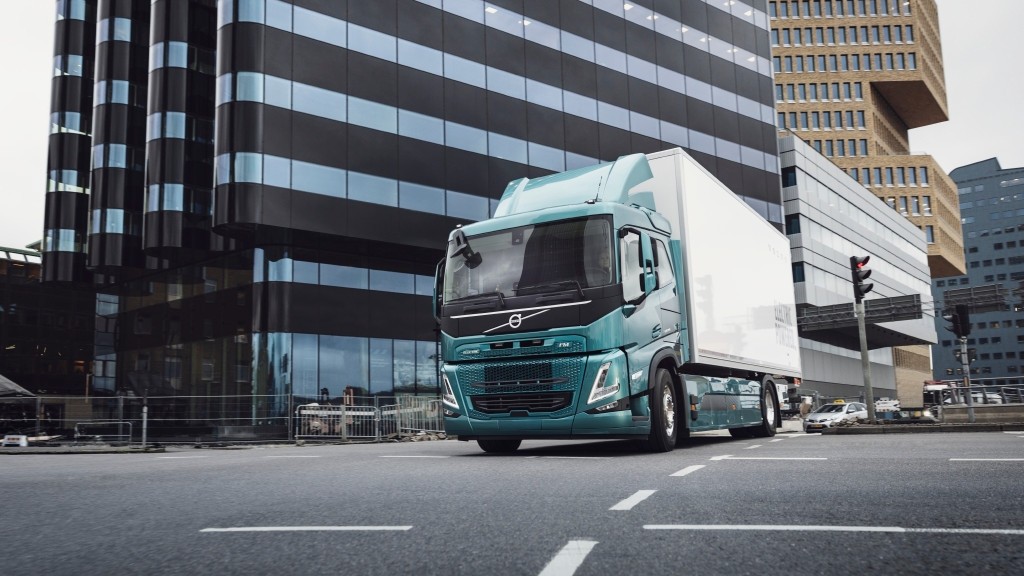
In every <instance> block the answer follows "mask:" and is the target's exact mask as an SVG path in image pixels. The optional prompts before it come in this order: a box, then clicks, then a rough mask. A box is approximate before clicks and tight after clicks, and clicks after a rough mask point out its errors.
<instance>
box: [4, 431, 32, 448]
mask: <svg viewBox="0 0 1024 576" xmlns="http://www.w3.org/2000/svg"><path fill="white" fill-rule="evenodd" d="M0 446H3V447H4V448H7V447H8V446H21V447H25V446H28V436H25V435H22V434H7V435H5V436H4V439H3V442H0Z"/></svg>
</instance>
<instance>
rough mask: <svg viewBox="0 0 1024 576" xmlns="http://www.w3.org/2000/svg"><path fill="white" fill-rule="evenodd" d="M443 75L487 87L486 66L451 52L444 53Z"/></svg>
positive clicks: (471, 84)
mask: <svg viewBox="0 0 1024 576" xmlns="http://www.w3.org/2000/svg"><path fill="white" fill-rule="evenodd" d="M444 76H445V78H450V79H452V80H456V81H458V82H463V83H465V84H469V85H470V86H476V87H477V88H484V89H486V88H487V67H486V66H484V65H483V64H479V63H477V62H473V61H472V60H466V59H465V58H459V57H458V56H455V55H452V54H445V55H444Z"/></svg>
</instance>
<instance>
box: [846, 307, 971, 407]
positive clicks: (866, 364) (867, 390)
mask: <svg viewBox="0 0 1024 576" xmlns="http://www.w3.org/2000/svg"><path fill="white" fill-rule="evenodd" d="M857 332H859V333H860V366H861V369H862V370H863V371H864V400H865V403H866V404H867V405H868V422H869V423H871V424H874V423H875V393H874V391H873V390H872V389H871V360H870V359H869V358H868V332H867V328H866V327H865V326H864V302H863V301H862V300H860V299H858V300H857ZM964 342H966V340H964ZM966 345H967V344H964V346H966ZM973 421H974V418H973V415H972V416H971V422H973Z"/></svg>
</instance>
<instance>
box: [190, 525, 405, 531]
mask: <svg viewBox="0 0 1024 576" xmlns="http://www.w3.org/2000/svg"><path fill="white" fill-rule="evenodd" d="M411 529H412V526H238V527H234V528H203V529H202V530H200V532H381V531H405V530H411Z"/></svg>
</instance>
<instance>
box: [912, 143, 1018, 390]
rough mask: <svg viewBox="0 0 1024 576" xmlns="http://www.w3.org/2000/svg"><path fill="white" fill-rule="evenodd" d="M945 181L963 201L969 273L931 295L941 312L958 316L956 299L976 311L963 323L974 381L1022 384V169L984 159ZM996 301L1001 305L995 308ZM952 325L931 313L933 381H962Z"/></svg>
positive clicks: (937, 285) (941, 282) (945, 281)
mask: <svg viewBox="0 0 1024 576" xmlns="http://www.w3.org/2000/svg"><path fill="white" fill-rule="evenodd" d="M950 176H951V177H952V178H953V180H954V181H955V182H956V184H957V192H958V194H959V197H960V214H961V218H962V220H963V227H964V249H965V253H966V258H967V274H965V275H963V276H958V277H953V278H940V279H937V280H935V281H933V283H932V289H933V291H934V294H935V300H936V301H938V302H940V303H941V304H942V305H943V309H944V310H945V311H946V312H953V311H955V304H956V303H957V302H958V301H957V300H956V298H957V297H959V298H960V300H959V302H961V303H968V305H973V306H977V309H975V308H974V307H973V306H972V308H970V310H974V311H972V312H970V313H969V319H968V322H967V323H968V324H970V334H969V335H968V336H967V346H968V347H969V348H968V350H969V351H970V352H969V355H971V356H973V360H972V361H971V366H970V371H971V379H972V382H973V383H974V384H975V385H986V386H993V388H989V389H988V390H989V391H990V392H999V391H1000V388H999V387H1002V386H1007V385H1017V386H1019V385H1020V384H1024V168H1003V167H1002V166H1001V165H1000V164H999V160H997V159H996V158H989V159H988V160H982V161H980V162H975V163H974V164H968V165H967V166H961V167H959V168H957V169H955V170H953V171H952V172H950ZM993 295H995V296H996V300H997V301H998V302H999V303H1000V305H999V306H992V297H993ZM965 298H966V299H965ZM1000 308H1001V309H1000ZM949 325H950V322H948V321H945V320H943V318H942V315H941V314H936V329H937V330H938V332H939V338H940V341H939V344H938V345H937V346H935V354H934V358H935V380H962V379H963V375H964V374H963V365H962V364H961V363H960V360H959V359H958V358H957V357H955V356H954V352H955V351H958V350H960V340H959V338H957V337H956V335H954V334H953V333H952V332H951V331H950V330H949V329H948V328H947V327H948V326H949ZM1015 388H1016V387H1015Z"/></svg>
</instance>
